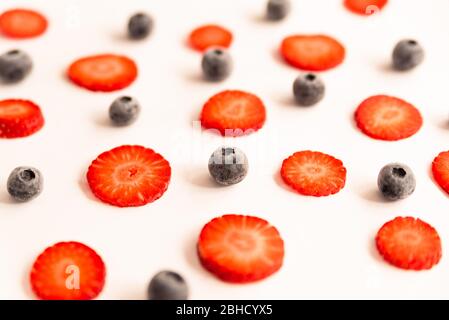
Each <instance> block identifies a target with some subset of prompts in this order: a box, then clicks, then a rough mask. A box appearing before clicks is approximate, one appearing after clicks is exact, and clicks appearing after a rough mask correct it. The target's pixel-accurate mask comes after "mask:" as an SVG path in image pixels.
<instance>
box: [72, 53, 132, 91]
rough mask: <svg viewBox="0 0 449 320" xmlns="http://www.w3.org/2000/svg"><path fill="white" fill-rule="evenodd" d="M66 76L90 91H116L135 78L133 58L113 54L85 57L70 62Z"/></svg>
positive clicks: (126, 85)
mask: <svg viewBox="0 0 449 320" xmlns="http://www.w3.org/2000/svg"><path fill="white" fill-rule="evenodd" d="M68 76H69V78H70V80H72V81H73V82H74V83H75V84H77V85H79V86H81V87H83V88H86V89H89V90H91V91H104V92H110V91H116V90H120V89H123V88H126V87H128V86H129V85H130V84H131V83H133V82H134V80H136V78H137V65H136V64H135V63H134V61H133V60H131V59H129V58H127V57H125V56H118V55H114V54H103V55H96V56H90V57H85V58H82V59H79V60H77V61H75V62H74V63H72V65H71V66H70V67H69V70H68Z"/></svg>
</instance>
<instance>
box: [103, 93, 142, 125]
mask: <svg viewBox="0 0 449 320" xmlns="http://www.w3.org/2000/svg"><path fill="white" fill-rule="evenodd" d="M139 113H140V104H139V102H138V101H137V100H136V99H134V98H132V97H127V96H124V97H120V98H117V99H116V100H114V102H113V103H112V104H111V107H110V108H109V118H111V120H112V122H113V123H114V124H115V125H118V126H127V125H130V124H131V123H133V122H135V121H136V120H137V117H138V116H139Z"/></svg>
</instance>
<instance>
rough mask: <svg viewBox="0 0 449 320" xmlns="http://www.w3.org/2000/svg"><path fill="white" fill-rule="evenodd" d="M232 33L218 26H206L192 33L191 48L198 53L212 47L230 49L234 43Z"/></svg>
mask: <svg viewBox="0 0 449 320" xmlns="http://www.w3.org/2000/svg"><path fill="white" fill-rule="evenodd" d="M232 38H233V36H232V33H231V32H230V31H229V30H227V29H225V28H223V27H220V26H217V25H212V24H211V25H205V26H201V27H198V28H196V29H195V30H193V31H192V32H191V33H190V36H189V43H190V46H191V47H192V48H194V49H196V50H198V51H204V50H206V49H207V48H209V47H212V46H219V47H224V48H228V47H229V46H230V45H231V43H232Z"/></svg>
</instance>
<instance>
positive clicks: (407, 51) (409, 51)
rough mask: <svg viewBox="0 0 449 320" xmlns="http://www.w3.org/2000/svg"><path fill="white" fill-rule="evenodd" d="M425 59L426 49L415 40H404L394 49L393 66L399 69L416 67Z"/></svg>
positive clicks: (405, 69)
mask: <svg viewBox="0 0 449 320" xmlns="http://www.w3.org/2000/svg"><path fill="white" fill-rule="evenodd" d="M423 60H424V49H423V48H422V47H421V45H420V44H419V43H418V42H417V41H415V40H402V41H400V42H399V43H398V44H397V45H396V47H395V48H394V50H393V67H394V68H395V69H396V70H399V71H407V70H411V69H413V68H415V67H416V66H418V65H419V64H421V63H422V62H423Z"/></svg>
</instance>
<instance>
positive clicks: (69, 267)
mask: <svg viewBox="0 0 449 320" xmlns="http://www.w3.org/2000/svg"><path fill="white" fill-rule="evenodd" d="M105 278H106V267H105V265H104V263H103V260H102V259H101V257H100V256H99V255H98V254H97V253H96V252H95V251H94V250H92V249H91V248H89V247H88V246H86V245H84V244H82V243H79V242H59V243H57V244H55V245H54V246H52V247H49V248H47V249H45V251H44V252H42V253H41V254H40V255H39V256H38V257H37V259H36V261H35V262H34V264H33V267H32V269H31V274H30V282H31V287H32V289H33V291H34V293H35V294H36V296H37V297H38V298H40V299H43V300H90V299H94V298H95V297H97V296H98V295H99V294H100V292H101V291H102V290H103V287H104V283H105Z"/></svg>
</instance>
